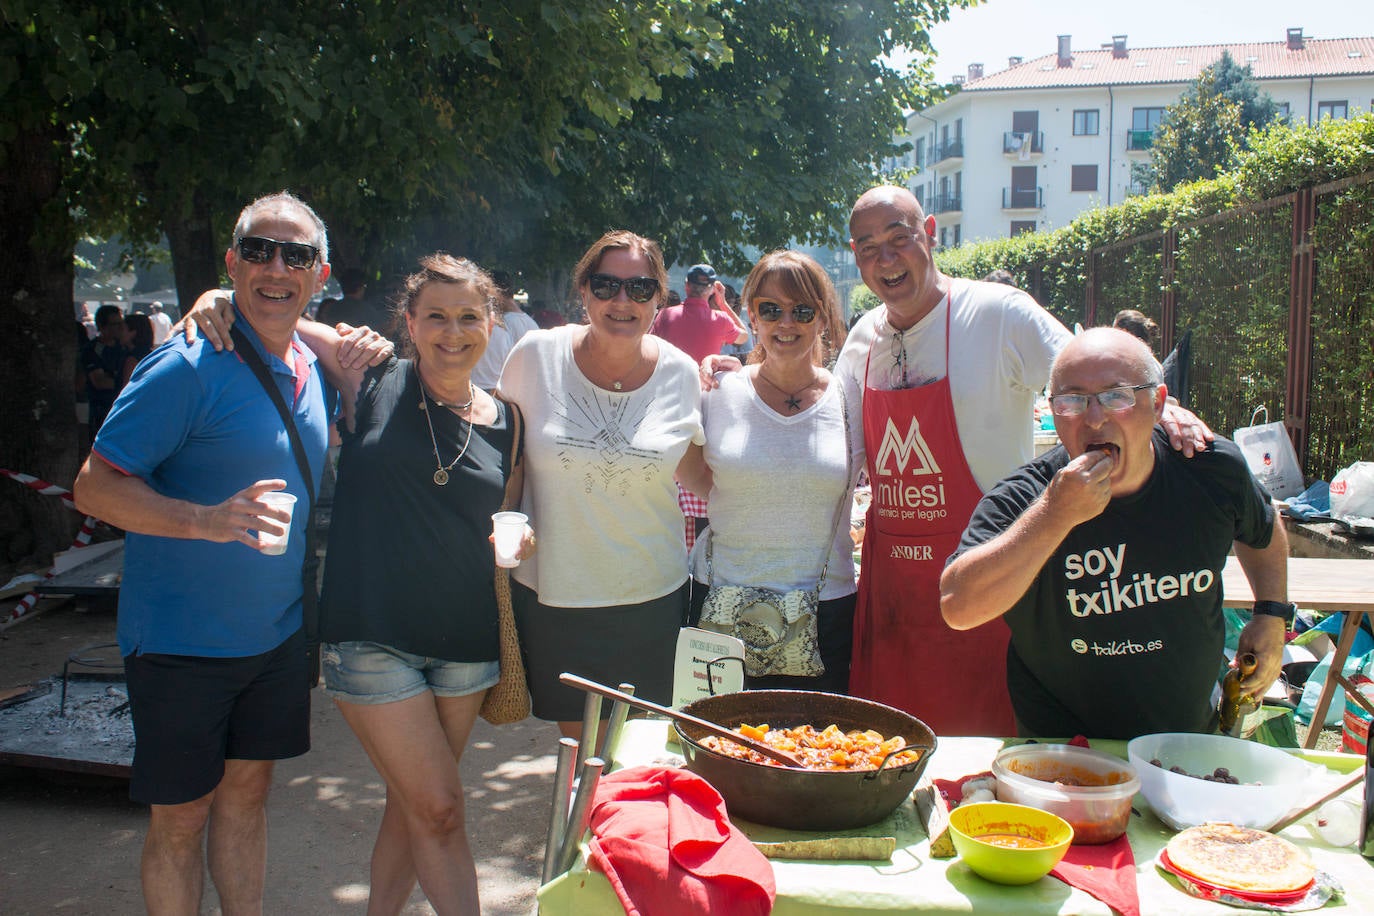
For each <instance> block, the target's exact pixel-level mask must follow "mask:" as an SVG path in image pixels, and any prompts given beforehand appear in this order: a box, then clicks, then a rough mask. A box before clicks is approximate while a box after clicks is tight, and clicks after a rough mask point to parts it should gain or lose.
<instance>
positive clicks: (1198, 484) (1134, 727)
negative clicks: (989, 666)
mask: <svg viewBox="0 0 1374 916" xmlns="http://www.w3.org/2000/svg"><path fill="white" fill-rule="evenodd" d="M1151 445H1152V448H1153V449H1154V454H1155V467H1154V470H1153V471H1152V473H1151V476H1150V479H1149V481H1148V482H1147V483H1146V484H1145V486H1144V487H1142V488H1141V490H1140V491H1139V492H1137V493H1134V494H1132V495H1130V496H1127V497H1122V498H1119V499H1113V500H1112V501H1111V502H1110V503H1109V504H1108V505H1107V508H1106V509H1105V510H1104V511H1103V512H1102V514H1101V515H1099V516H1097V517H1096V518H1094V519H1091V520H1090V521H1087V522H1085V523H1083V524H1081V525H1079V526H1078V527H1077V528H1075V529H1074V530H1073V531H1071V532H1070V533H1069V536H1068V537H1067V538H1065V539H1064V542H1063V543H1062V544H1060V545H1059V547H1058V548H1057V549H1056V550H1055V552H1054V555H1053V556H1052V557H1051V558H1050V560H1049V562H1047V563H1046V564H1045V566H1044V567H1043V568H1042V569H1041V570H1040V573H1039V575H1038V576H1037V578H1036V580H1035V581H1034V582H1033V583H1032V585H1031V587H1030V589H1029V590H1028V591H1027V592H1026V594H1025V595H1024V596H1023V597H1022V598H1021V599H1020V600H1019V601H1018V602H1017V603H1016V604H1015V605H1013V606H1012V608H1011V609H1010V610H1008V611H1007V613H1006V614H1005V616H1004V619H1005V620H1006V622H1007V624H1008V626H1009V627H1010V628H1011V633H1012V636H1011V645H1010V647H1009V648H1008V650H1007V685H1008V689H1009V690H1010V692H1011V700H1012V707H1013V708H1014V709H1015V711H1016V716H1017V719H1018V720H1019V722H1020V724H1021V726H1022V727H1023V728H1024V729H1025V730H1026V732H1027V733H1028V734H1033V735H1043V736H1045V737H1068V736H1072V735H1075V734H1083V735H1088V736H1090V737H1098V738H1131V737H1135V736H1137V735H1143V734H1150V733H1154V732H1168V731H1191V732H1201V731H1207V730H1208V729H1209V727H1210V725H1211V719H1212V713H1213V710H1212V707H1211V704H1210V696H1211V691H1212V687H1213V685H1214V684H1215V683H1216V679H1217V675H1218V673H1219V672H1220V670H1221V668H1222V666H1223V665H1224V664H1225V659H1224V656H1223V654H1222V648H1223V643H1224V639H1225V623H1224V620H1223V618H1222V613H1221V608H1222V588H1221V571H1222V567H1223V566H1225V564H1226V556H1227V553H1228V552H1229V550H1230V548H1231V545H1232V542H1233V541H1239V542H1241V543H1243V544H1246V545H1249V546H1251V547H1256V548H1262V547H1265V546H1267V545H1268V543H1269V539H1270V537H1271V536H1272V534H1273V526H1274V510H1273V507H1272V506H1271V505H1270V501H1269V496H1268V494H1267V493H1266V492H1265V491H1264V489H1263V487H1261V486H1260V484H1259V483H1258V482H1256V481H1255V479H1254V477H1253V476H1251V474H1250V472H1249V470H1248V468H1247V467H1246V464H1245V459H1244V457H1243V456H1242V455H1241V454H1240V451H1239V449H1237V448H1236V446H1235V445H1234V444H1233V443H1231V442H1230V441H1229V440H1226V439H1221V438H1218V439H1217V440H1216V442H1215V443H1214V444H1213V446H1212V447H1211V448H1210V449H1208V450H1207V451H1205V452H1200V453H1198V454H1196V455H1195V456H1194V457H1193V458H1185V457H1183V455H1182V454H1180V453H1179V452H1176V451H1174V450H1173V449H1172V448H1171V447H1170V446H1169V442H1168V438H1167V436H1166V435H1165V434H1164V433H1163V431H1162V430H1160V429H1159V428H1156V430H1155V434H1154V438H1153V440H1152V443H1151ZM1068 461H1069V457H1068V453H1067V452H1066V451H1065V450H1064V449H1063V448H1062V447H1060V448H1056V449H1054V450H1052V451H1050V452H1048V453H1046V454H1045V455H1043V456H1042V457H1040V458H1038V459H1036V460H1035V461H1033V462H1031V463H1030V464H1027V465H1024V466H1022V467H1021V468H1019V469H1018V470H1017V471H1015V472H1014V473H1013V474H1012V475H1011V476H1009V477H1007V478H1005V479H1004V480H1002V481H1001V482H1000V483H998V484H997V486H996V487H994V488H993V490H992V491H991V492H989V493H988V494H987V495H986V496H984V497H983V499H982V500H981V501H980V502H979V504H978V507H977V508H976V509H975V510H974V513H973V517H972V519H971V520H970V521H969V525H968V528H967V529H966V530H965V531H964V535H963V538H962V540H961V541H960V544H959V548H958V550H957V551H956V552H955V554H954V556H958V555H959V554H961V553H963V552H964V551H966V550H968V549H969V548H971V547H974V546H976V545H978V544H981V543H984V542H986V541H989V540H991V539H992V538H994V537H996V536H997V535H998V534H1000V533H1002V532H1003V531H1005V530H1006V529H1007V528H1008V527H1009V526H1010V525H1011V523H1012V522H1013V521H1015V520H1016V519H1017V518H1018V517H1019V516H1020V515H1021V513H1022V512H1024V511H1025V510H1026V509H1027V508H1028V507H1029V506H1030V505H1031V503H1033V502H1034V501H1035V500H1036V499H1037V498H1038V497H1039V496H1040V494H1041V493H1043V492H1044V490H1045V488H1046V487H1047V486H1048V485H1049V482H1050V481H1051V480H1052V479H1053V477H1054V475H1055V473H1056V472H1057V471H1059V470H1060V469H1061V468H1063V467H1064V466H1065V465H1066V464H1067V463H1068ZM951 559H952V558H951Z"/></svg>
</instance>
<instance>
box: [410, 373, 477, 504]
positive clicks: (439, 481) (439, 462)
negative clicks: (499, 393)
mask: <svg viewBox="0 0 1374 916" xmlns="http://www.w3.org/2000/svg"><path fill="white" fill-rule="evenodd" d="M430 400H433V401H434V403H435V404H437V405H439V406H440V407H451V408H453V409H454V410H467V409H468V408H469V407H471V406H472V402H473V401H475V400H477V395H476V394H474V393H473V390H472V382H468V400H467V403H466V404H445V403H444V402H443V401H440V400H439V399H438V398H433V399H431V398H430V396H429V389H428V388H426V387H425V383H424V381H423V380H421V381H420V409H421V410H423V411H424V412H425V424H426V425H427V426H429V442H430V444H431V445H433V446H434V468H435V470H434V483H435V484H436V485H438V486H441V487H442V486H444V485H445V484H447V483H448V472H449V471H451V470H453V467H454V465H456V464H457V463H458V462H459V461H461V460H462V459H463V456H464V455H466V454H467V451H468V445H469V444H471V442H472V420H471V419H469V420H468V421H467V424H468V434H467V437H466V438H464V439H463V447H462V448H461V449H459V450H458V456H457V457H456V458H454V459H453V460H452V461H450V462H449V463H448V464H444V459H442V458H440V457H439V439H438V438H437V437H436V436H435V435H434V421H433V420H432V419H430V416H429V402H430ZM460 419H461V418H460Z"/></svg>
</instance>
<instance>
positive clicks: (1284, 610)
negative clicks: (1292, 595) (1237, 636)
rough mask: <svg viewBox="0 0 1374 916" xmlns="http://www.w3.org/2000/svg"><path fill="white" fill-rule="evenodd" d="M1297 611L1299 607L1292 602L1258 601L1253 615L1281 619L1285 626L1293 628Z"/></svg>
mask: <svg viewBox="0 0 1374 916" xmlns="http://www.w3.org/2000/svg"><path fill="white" fill-rule="evenodd" d="M1297 610H1298V606H1297V605H1296V604H1294V603H1292V602H1291V601H1256V602H1255V608H1254V610H1253V611H1252V612H1251V613H1252V614H1253V615H1254V616H1257V617H1258V616H1265V617H1281V618H1282V619H1283V623H1284V625H1285V626H1291V625H1292V623H1293V615H1294V614H1295V613H1297Z"/></svg>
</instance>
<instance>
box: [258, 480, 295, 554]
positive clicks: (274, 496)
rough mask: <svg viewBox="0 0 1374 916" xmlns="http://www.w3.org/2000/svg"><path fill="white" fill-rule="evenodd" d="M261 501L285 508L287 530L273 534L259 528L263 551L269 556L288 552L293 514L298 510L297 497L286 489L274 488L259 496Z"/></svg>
mask: <svg viewBox="0 0 1374 916" xmlns="http://www.w3.org/2000/svg"><path fill="white" fill-rule="evenodd" d="M258 500H259V501H260V502H265V503H267V505H269V506H271V507H272V508H273V509H285V510H286V515H287V518H286V521H285V522H283V523H282V524H283V525H285V527H286V531H285V532H283V533H282V534H272V533H271V532H270V531H263V530H261V529H259V530H258V542H259V543H260V544H262V545H263V546H262V552H263V553H264V554H266V555H267V556H269V557H279V556H281V555H282V554H284V553H286V541H287V539H288V538H290V536H291V515H292V514H293V513H294V512H295V510H296V497H294V496H292V495H291V494H290V493H287V492H286V491H285V490H272V491H270V492H267V493H264V494H262V495H261V496H259V497H258Z"/></svg>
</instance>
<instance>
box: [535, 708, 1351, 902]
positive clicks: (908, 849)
mask: <svg viewBox="0 0 1374 916" xmlns="http://www.w3.org/2000/svg"><path fill="white" fill-rule="evenodd" d="M667 735H668V726H667V724H666V723H665V722H663V721H661V720H634V721H631V722H629V723H627V724H626V730H625V734H624V737H623V738H622V740H621V742H620V746H619V749H618V752H617V754H616V766H617V767H625V766H637V765H641V764H649V763H654V764H662V763H666V762H668V761H669V760H671V759H673V758H675V757H676V752H675V749H674V748H672V747H669V746H667V744H666V742H667ZM1002 746H1003V741H1002V739H1000V738H941V739H940V746H939V750H937V751H936V753H935V755H934V756H933V757H932V758H931V761H930V765H929V767H928V768H927V770H926V774H925V776H926V778H934V777H938V778H944V779H951V778H957V777H960V776H964V775H967V774H969V773H976V772H980V771H982V770H986V769H987V768H988V767H989V766H990V765H991V763H992V758H993V757H994V756H995V755H996V754H997V752H998V751H999V750H1000V749H1001V748H1002ZM1092 746H1093V747H1094V748H1097V749H1098V750H1102V751H1106V752H1108V753H1112V754H1116V755H1118V756H1120V757H1122V758H1125V756H1126V744H1125V742H1124V741H1094V742H1092ZM1305 756H1308V757H1310V758H1311V759H1313V760H1315V761H1317V762H1319V763H1322V764H1325V765H1327V766H1331V767H1333V768H1335V769H1337V770H1340V771H1345V772H1348V771H1350V770H1352V769H1353V768H1354V767H1355V766H1357V765H1359V764H1362V763H1363V761H1362V760H1360V759H1359V758H1355V757H1350V756H1346V755H1322V754H1312V753H1309V754H1306V755H1305ZM676 760H677V761H679V762H680V761H681V758H680V757H676ZM1332 779H1333V781H1334V779H1335V774H1333V775H1332ZM1358 792H1359V790H1358V788H1357V789H1356V790H1352V794H1353V796H1354V797H1357V798H1358V797H1359V794H1358ZM1135 810H1136V811H1138V812H1140V814H1141V816H1140V817H1132V818H1131V825H1130V828H1129V830H1128V834H1127V835H1128V836H1129V838H1130V841H1131V848H1132V849H1133V850H1134V852H1135V858H1136V869H1137V875H1138V888H1139V893H1140V904H1141V912H1142V913H1169V914H1175V913H1177V914H1185V916H1186V914H1223V913H1228V914H1234V913H1236V912H1237V911H1236V910H1233V909H1232V908H1230V907H1227V906H1223V905H1221V904H1217V903H1208V902H1206V901H1202V900H1198V899H1196V898H1193V897H1190V896H1188V895H1187V894H1184V893H1183V892H1182V891H1180V890H1179V889H1178V888H1177V887H1176V886H1175V885H1173V884H1172V883H1170V881H1169V880H1168V879H1166V878H1165V877H1164V876H1163V875H1162V874H1160V872H1159V871H1158V870H1157V869H1156V868H1155V866H1154V858H1155V856H1156V855H1157V854H1158V852H1159V850H1160V849H1161V848H1163V846H1164V845H1165V844H1166V843H1167V842H1168V841H1169V838H1170V837H1171V836H1173V831H1172V830H1170V829H1169V828H1168V827H1166V826H1165V825H1164V824H1162V823H1161V822H1160V821H1159V820H1158V819H1157V818H1156V817H1155V816H1154V814H1153V812H1151V811H1150V807H1149V805H1148V804H1147V803H1146V802H1145V800H1144V798H1143V797H1140V796H1137V797H1136V799H1135ZM740 826H741V827H742V828H743V829H744V830H745V832H746V833H748V834H749V836H750V838H751V839H754V840H758V841H773V840H780V839H796V838H805V837H811V836H814V834H808V833H802V832H797V831H786V830H778V829H776V828H769V827H759V826H756V825H753V824H745V823H741V824H740ZM853 833H855V834H860V835H878V836H894V837H896V838H897V851H896V853H895V854H894V855H893V857H892V860H891V861H890V862H883V863H876V862H824V863H820V862H796V861H783V860H774V861H773V873H774V876H775V879H776V881H777V889H778V896H777V903H776V905H775V907H774V909H773V912H774V913H775V914H776V916H822V914H824V916H834V914H838V913H979V914H984V913H1009V914H1012V913H1014V914H1036V913H1055V914H1084V916H1087V914H1095V916H1111V910H1110V909H1108V908H1107V907H1106V906H1105V905H1104V904H1102V903H1101V902H1099V901H1098V900H1096V899H1095V898H1093V897H1091V896H1089V895H1088V894H1086V893H1084V892H1083V891H1080V890H1077V889H1075V888H1072V887H1069V886H1068V885H1067V884H1064V883H1063V882H1062V881H1060V880H1058V879H1057V878H1053V877H1046V878H1042V879H1040V880H1039V881H1037V882H1035V883H1034V884H1029V885H1025V886H1022V887H1003V886H1002V885H998V884H993V883H991V882H989V881H984V880H983V879H982V878H980V877H978V876H977V875H975V874H974V873H973V872H971V871H969V869H968V867H967V866H966V865H964V864H963V863H962V862H961V861H960V860H959V859H957V858H956V859H932V858H931V857H930V854H929V840H928V838H927V837H926V835H925V832H924V831H923V830H922V828H921V823H920V819H919V818H918V816H917V814H916V810H915V806H914V805H913V804H912V803H911V802H910V801H908V802H906V803H904V804H903V805H901V806H900V807H899V808H898V809H897V811H896V812H894V813H893V815H892V816H891V817H889V818H888V819H887V820H886V821H884V822H883V823H881V824H877V825H874V826H873V827H870V828H865V829H864V830H862V831H853ZM1283 835H1284V836H1285V837H1287V838H1288V839H1290V840H1293V841H1294V842H1296V843H1298V844H1299V845H1300V846H1303V847H1304V848H1306V849H1307V850H1308V851H1309V852H1310V854H1311V855H1312V858H1313V860H1314V861H1315V862H1316V864H1317V867H1318V868H1320V869H1322V870H1323V871H1326V872H1328V873H1330V874H1332V875H1334V876H1335V877H1336V878H1337V879H1338V880H1339V881H1340V882H1341V883H1342V884H1343V885H1344V887H1345V892H1346V899H1345V904H1344V906H1343V907H1341V908H1339V909H1337V904H1336V903H1334V902H1333V903H1330V904H1328V905H1327V907H1326V909H1325V910H1324V911H1323V912H1332V911H1333V910H1334V911H1336V912H1346V913H1351V914H1364V913H1374V867H1371V863H1370V862H1367V861H1366V860H1365V859H1363V858H1361V857H1360V856H1359V855H1358V854H1357V853H1356V852H1355V851H1354V849H1350V848H1345V849H1338V848H1335V847H1332V846H1329V845H1327V844H1326V843H1323V842H1322V841H1321V840H1319V839H1317V838H1316V837H1315V835H1314V834H1313V833H1312V831H1311V830H1310V829H1309V826H1308V823H1307V821H1306V820H1304V821H1302V822H1299V823H1298V824H1296V825H1294V826H1293V827H1290V828H1288V829H1287V830H1285V831H1284V833H1283ZM539 906H540V912H541V913H542V914H545V916H592V914H602V913H605V914H616V913H621V912H623V910H622V909H621V906H620V902H619V901H618V900H617V899H616V896H615V893H614V892H613V891H612V890H611V887H610V884H609V883H608V882H607V881H606V878H605V876H604V875H602V874H601V873H599V872H591V871H588V869H587V867H586V859H585V857H579V859H578V861H577V863H576V864H575V865H574V866H573V868H572V869H571V870H570V871H569V872H568V873H567V874H565V875H562V876H560V877H558V878H556V879H554V880H553V881H551V882H549V883H548V884H546V885H545V886H544V887H542V888H540V890H539ZM650 916H657V914H650ZM721 916H726V914H721Z"/></svg>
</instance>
